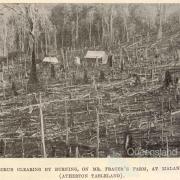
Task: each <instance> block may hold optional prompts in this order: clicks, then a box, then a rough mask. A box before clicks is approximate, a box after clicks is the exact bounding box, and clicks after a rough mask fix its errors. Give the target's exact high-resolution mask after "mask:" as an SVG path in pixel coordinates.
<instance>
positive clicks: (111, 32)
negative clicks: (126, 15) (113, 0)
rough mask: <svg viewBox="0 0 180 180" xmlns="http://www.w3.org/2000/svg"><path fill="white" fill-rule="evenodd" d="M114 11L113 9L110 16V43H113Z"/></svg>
mask: <svg viewBox="0 0 180 180" xmlns="http://www.w3.org/2000/svg"><path fill="white" fill-rule="evenodd" d="M112 13H113V9H112V8H111V15H110V43H111V44H112V43H113V14H112Z"/></svg>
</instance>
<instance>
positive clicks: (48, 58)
mask: <svg viewBox="0 0 180 180" xmlns="http://www.w3.org/2000/svg"><path fill="white" fill-rule="evenodd" d="M43 62H48V63H52V64H57V63H58V59H57V58H56V57H45V58H44V59H43Z"/></svg>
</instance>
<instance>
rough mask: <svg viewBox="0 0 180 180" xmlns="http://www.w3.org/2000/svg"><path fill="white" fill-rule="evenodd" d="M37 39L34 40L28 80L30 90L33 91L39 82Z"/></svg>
mask: <svg viewBox="0 0 180 180" xmlns="http://www.w3.org/2000/svg"><path fill="white" fill-rule="evenodd" d="M35 49H36V48H35V41H34V42H33V49H32V59H31V73H30V77H29V81H28V85H29V88H28V89H29V91H33V90H34V89H35V88H36V85H37V83H38V78H37V72H36V56H35Z"/></svg>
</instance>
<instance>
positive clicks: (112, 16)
mask: <svg viewBox="0 0 180 180" xmlns="http://www.w3.org/2000/svg"><path fill="white" fill-rule="evenodd" d="M0 10H1V14H0V23H1V26H0V55H1V56H6V55H7V54H8V53H11V52H14V51H23V52H26V53H27V54H28V53H30V54H31V52H30V51H32V46H33V43H32V42H34V44H35V52H36V56H37V58H39V56H41V55H43V56H44V55H46V54H48V53H50V52H52V51H53V52H54V51H55V50H57V49H60V48H73V49H74V48H82V47H94V46H101V47H102V46H103V47H105V48H107V47H111V46H117V45H120V44H122V43H124V42H133V41H135V40H136V38H138V37H139V36H141V37H143V36H146V37H148V36H155V37H156V38H157V39H161V38H163V37H166V36H167V35H168V34H170V33H175V32H177V31H179V30H180V11H179V10H180V5H179V4H1V5H0ZM32 35H33V36H32ZM32 39H33V40H32Z"/></svg>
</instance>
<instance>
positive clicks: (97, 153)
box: [96, 109, 100, 157]
mask: <svg viewBox="0 0 180 180" xmlns="http://www.w3.org/2000/svg"><path fill="white" fill-rule="evenodd" d="M96 113H97V119H96V120H97V128H96V136H97V148H96V157H99V143H100V142H99V113H98V110H97V109H96Z"/></svg>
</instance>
